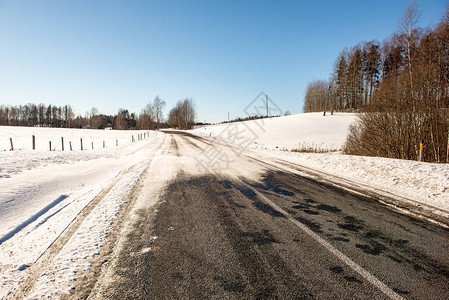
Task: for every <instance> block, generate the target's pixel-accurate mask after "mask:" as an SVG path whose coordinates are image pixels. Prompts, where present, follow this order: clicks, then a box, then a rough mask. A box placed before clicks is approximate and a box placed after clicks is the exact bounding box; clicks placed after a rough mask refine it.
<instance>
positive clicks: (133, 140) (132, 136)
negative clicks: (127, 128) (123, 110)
mask: <svg viewBox="0 0 449 300" xmlns="http://www.w3.org/2000/svg"><path fill="white" fill-rule="evenodd" d="M132 142H133V143H134V135H133V136H132Z"/></svg>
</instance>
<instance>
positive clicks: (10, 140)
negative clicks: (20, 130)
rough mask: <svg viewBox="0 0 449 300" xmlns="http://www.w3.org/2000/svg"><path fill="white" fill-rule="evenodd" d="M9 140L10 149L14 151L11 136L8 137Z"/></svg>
mask: <svg viewBox="0 0 449 300" xmlns="http://www.w3.org/2000/svg"><path fill="white" fill-rule="evenodd" d="M9 142H10V143H11V151H14V144H13V143H12V138H9Z"/></svg>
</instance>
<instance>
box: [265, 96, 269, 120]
mask: <svg viewBox="0 0 449 300" xmlns="http://www.w3.org/2000/svg"><path fill="white" fill-rule="evenodd" d="M265 99H266V103H267V118H268V95H267V94H265Z"/></svg>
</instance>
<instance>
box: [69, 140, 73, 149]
mask: <svg viewBox="0 0 449 300" xmlns="http://www.w3.org/2000/svg"><path fill="white" fill-rule="evenodd" d="M69 146H70V151H72V141H69Z"/></svg>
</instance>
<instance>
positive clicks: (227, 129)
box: [191, 113, 449, 216]
mask: <svg viewBox="0 0 449 300" xmlns="http://www.w3.org/2000/svg"><path fill="white" fill-rule="evenodd" d="M355 120H356V115H355V114H352V113H335V114H334V115H330V114H327V115H326V116H323V114H322V113H307V114H298V115H291V116H285V117H278V118H271V119H265V120H253V121H246V122H238V123H230V124H220V125H211V126H204V127H200V128H196V129H194V130H191V132H192V133H194V134H197V135H200V136H203V137H205V138H209V139H213V140H217V141H220V142H223V143H230V144H233V145H237V146H239V147H240V149H241V151H242V152H244V151H246V153H251V152H257V153H260V154H261V155H263V156H269V157H271V158H272V159H283V160H286V161H289V162H293V163H296V164H298V165H301V166H305V167H308V168H311V169H314V170H317V171H321V172H323V173H326V174H330V175H334V176H338V177H341V178H344V179H347V180H350V181H352V182H354V183H357V184H361V185H363V186H367V187H372V188H374V189H376V190H380V191H386V192H388V194H390V195H391V194H392V195H397V196H399V197H401V198H407V199H409V200H412V201H413V203H415V204H417V205H426V206H427V207H428V208H430V209H433V208H435V209H438V210H441V211H440V212H437V211H436V213H443V215H445V216H449V164H430V163H421V162H417V161H404V160H397V159H388V158H379V157H359V156H351V155H343V154H342V153H341V152H339V151H336V150H340V149H341V147H342V146H343V144H344V142H345V139H346V136H347V133H348V128H349V125H350V124H351V123H352V122H354V121H355ZM310 148H311V149H314V150H317V151H318V152H319V151H322V150H329V151H334V152H329V153H297V152H291V151H289V150H292V149H300V150H303V149H310ZM335 151H336V152H335Z"/></svg>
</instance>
